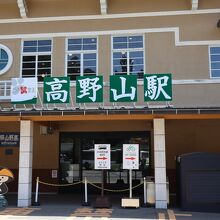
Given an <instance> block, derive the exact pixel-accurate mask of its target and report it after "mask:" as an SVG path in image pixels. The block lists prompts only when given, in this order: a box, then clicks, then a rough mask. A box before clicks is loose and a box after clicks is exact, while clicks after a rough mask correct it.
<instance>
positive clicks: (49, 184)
mask: <svg viewBox="0 0 220 220" xmlns="http://www.w3.org/2000/svg"><path fill="white" fill-rule="evenodd" d="M38 182H39V183H41V184H43V185H47V186H74V185H77V184H80V183H82V182H83V181H79V182H76V183H66V184H54V183H46V182H43V181H40V180H38Z"/></svg>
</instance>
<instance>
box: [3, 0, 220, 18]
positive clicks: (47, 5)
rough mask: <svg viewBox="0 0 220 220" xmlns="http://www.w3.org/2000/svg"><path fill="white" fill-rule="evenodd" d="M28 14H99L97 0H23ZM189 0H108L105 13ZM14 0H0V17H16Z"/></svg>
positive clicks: (203, 2) (206, 0)
mask: <svg viewBox="0 0 220 220" xmlns="http://www.w3.org/2000/svg"><path fill="white" fill-rule="evenodd" d="M26 3H27V8H28V13H27V14H28V17H31V18H33V17H51V16H53V17H54V16H77V15H99V14H101V11H100V1H99V0H92V1H91V0H74V1H69V0H62V1H60V0H53V1H51V0H26ZM209 8H220V3H219V1H218V0H200V1H199V9H209ZM190 9H191V0H181V1H180V0H166V1H164V0H138V1H137V0H108V13H109V14H118V13H138V12H155V11H180V10H190ZM19 17H20V14H19V8H18V6H17V1H16V0H1V1H0V18H6V19H7V18H19Z"/></svg>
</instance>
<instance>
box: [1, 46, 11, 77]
mask: <svg viewBox="0 0 220 220" xmlns="http://www.w3.org/2000/svg"><path fill="white" fill-rule="evenodd" d="M12 61H13V57H12V53H11V51H10V50H9V48H8V47H6V46H4V45H2V44H0V75H1V74H4V73H5V72H7V71H8V70H9V69H10V67H11V65H12Z"/></svg>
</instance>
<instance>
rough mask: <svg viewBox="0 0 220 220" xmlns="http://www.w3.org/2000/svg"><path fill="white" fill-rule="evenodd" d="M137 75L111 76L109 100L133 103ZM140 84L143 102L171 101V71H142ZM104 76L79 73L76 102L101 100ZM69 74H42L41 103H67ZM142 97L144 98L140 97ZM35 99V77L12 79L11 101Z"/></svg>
mask: <svg viewBox="0 0 220 220" xmlns="http://www.w3.org/2000/svg"><path fill="white" fill-rule="evenodd" d="M137 82H139V81H138V79H137V76H135V75H114V76H110V79H109V83H108V82H106V85H108V86H109V88H108V89H109V91H108V92H109V100H105V101H110V102H136V101H137V96H138V95H137V94H138V92H137ZM140 82H141V83H143V82H144V83H143V86H142V88H143V90H144V101H146V102H150V101H172V77H171V74H170V73H165V74H144V79H143V80H142V81H141V80H140ZM103 85H104V82H103V76H79V77H77V78H76V90H75V101H76V103H96V102H103V96H104V95H103V93H104V86H103ZM105 88H106V87H105ZM70 92H71V91H70V78H69V77H45V78H44V88H43V96H44V97H43V102H44V103H51V104H56V103H69V102H70ZM142 99H143V98H142ZM36 100H37V78H14V79H12V90H11V101H12V103H15V104H16V103H24V104H25V103H30V104H34V103H36Z"/></svg>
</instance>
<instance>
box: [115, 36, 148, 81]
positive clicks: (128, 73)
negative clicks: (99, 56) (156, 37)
mask: <svg viewBox="0 0 220 220" xmlns="http://www.w3.org/2000/svg"><path fill="white" fill-rule="evenodd" d="M132 36H142V37H143V48H142V49H140V48H126V49H114V48H113V46H114V45H113V38H114V37H132ZM123 51H124V52H125V53H128V52H129V54H130V52H135V51H143V67H144V68H143V75H144V74H145V69H146V67H145V66H146V65H145V64H146V61H145V57H146V54H145V34H144V33H137V34H121V35H112V36H111V75H112V76H115V74H114V57H113V54H114V52H123ZM129 57H130V56H129ZM127 70H128V72H127V74H126V75H130V68H129V62H127ZM121 76H123V75H121ZM136 76H138V75H137V74H136ZM137 80H138V81H140V80H143V77H142V78H137Z"/></svg>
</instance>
